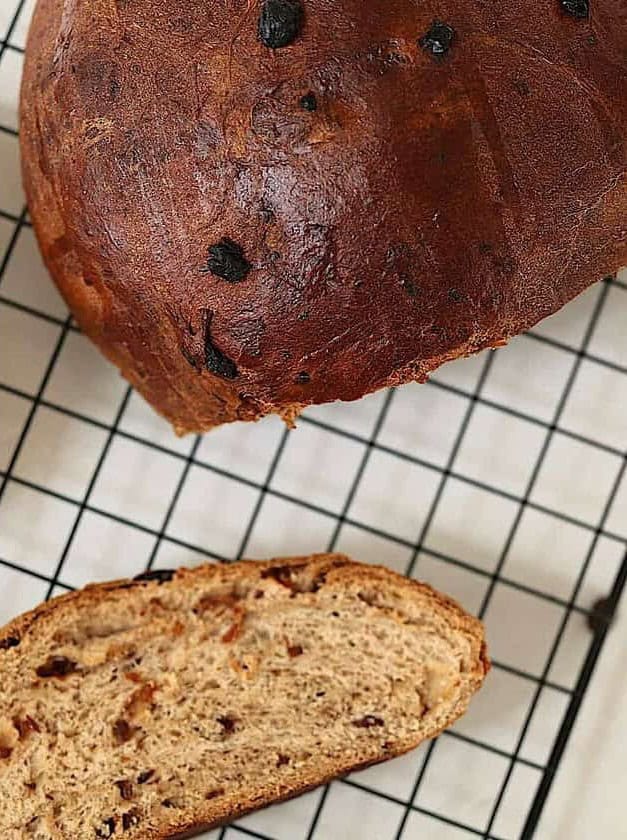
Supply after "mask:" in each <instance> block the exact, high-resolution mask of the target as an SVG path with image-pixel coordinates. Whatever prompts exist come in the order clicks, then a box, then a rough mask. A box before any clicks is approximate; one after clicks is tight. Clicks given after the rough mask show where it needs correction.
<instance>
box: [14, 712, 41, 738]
mask: <svg viewBox="0 0 627 840" xmlns="http://www.w3.org/2000/svg"><path fill="white" fill-rule="evenodd" d="M13 726H15V728H16V729H17V731H18V733H19V736H20V739H22V738H25V737H26V736H27V735H29V734H30V733H31V732H41V729H40V727H39V724H38V723H37V721H36V720H33V719H32V717H31V716H30V715H25V716H24V717H23V718H19V717H14V718H13Z"/></svg>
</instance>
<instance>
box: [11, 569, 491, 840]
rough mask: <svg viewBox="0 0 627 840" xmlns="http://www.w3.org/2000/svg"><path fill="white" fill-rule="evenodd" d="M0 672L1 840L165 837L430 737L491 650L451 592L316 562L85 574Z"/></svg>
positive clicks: (20, 632)
mask: <svg viewBox="0 0 627 840" xmlns="http://www.w3.org/2000/svg"><path fill="white" fill-rule="evenodd" d="M0 668H1V670H2V682H1V684H0V802H1V803H2V807H1V808H0V836H1V837H2V838H3V840H68V838H72V840H95V838H107V837H116V838H117V837H120V838H124V840H164V839H165V838H169V837H172V836H178V835H180V834H182V833H184V832H190V831H194V830H200V829H203V828H207V827H211V826H215V825H217V824H221V823H224V822H226V821H230V820H232V819H234V818H236V817H238V816H240V815H242V814H243V813H245V812H247V811H250V810H252V809H255V808H259V807H262V806H264V805H267V804H269V803H271V802H275V801H278V800H281V799H285V798H288V797H291V796H295V795H297V794H298V793H300V792H302V791H305V790H307V789H309V788H311V787H313V786H315V785H319V784H321V783H322V782H325V781H326V780H329V779H331V778H333V777H335V776H338V775H341V774H344V773H347V772H349V771H350V770H352V769H355V768H358V767H364V766H366V765H369V764H373V763H375V762H379V761H383V760H385V759H387V758H391V757H393V756H396V755H399V754H400V753H403V752H405V751H406V750H410V749H411V748H412V747H415V746H416V745H417V744H419V743H420V742H421V741H422V740H423V739H425V738H432V737H434V736H435V735H437V734H438V733H439V732H440V731H441V730H442V729H443V728H444V727H445V726H448V725H449V724H450V723H452V722H453V721H454V720H455V719H456V718H457V717H458V716H459V715H461V714H462V713H463V712H464V710H465V709H466V706H467V704H468V702H469V700H470V697H471V695H472V694H473V693H474V692H475V691H476V690H477V689H478V688H479V686H480V685H481V683H482V681H483V678H484V675H485V673H486V671H487V669H488V660H487V657H486V652H485V646H484V641H483V628H482V626H481V624H480V622H479V621H477V620H476V619H474V618H471V617H470V616H468V615H466V614H465V613H464V612H463V610H462V609H461V608H460V607H459V606H458V605H457V604H456V603H454V602H453V601H451V600H449V599H448V598H446V597H444V596H442V595H440V594H438V593H437V592H434V591H433V590H432V589H430V588H429V587H428V586H425V585H423V584H419V583H416V582H414V581H411V580H407V579H406V578H402V577H400V576H399V575H397V574H395V573H393V572H391V571H389V570H386V569H383V568H380V567H373V566H363V565H359V564H356V563H353V562H351V561H349V560H348V559H347V558H346V557H343V556H341V555H319V556H313V557H309V558H292V559H286V560H278V561H272V562H268V563H254V562H242V563H236V564H233V565H227V566H217V565H209V566H204V567H199V568H196V569H181V570H179V571H177V572H165V571H159V572H155V573H151V574H148V575H146V576H142V577H140V578H139V579H135V580H123V581H116V582H113V583H108V584H101V585H94V586H89V587H87V588H86V589H84V590H82V591H79V592H75V593H71V594H68V595H64V596H62V597H61V598H57V599H54V600H52V601H50V602H49V603H47V604H44V605H43V606H41V607H39V608H38V609H36V610H34V611H33V612H31V613H28V614H26V615H24V616H22V617H20V618H18V619H16V620H15V621H14V622H12V623H11V624H9V625H8V626H7V627H5V628H4V629H3V630H2V631H0ZM8 803H11V805H10V807H6V806H7V805H8Z"/></svg>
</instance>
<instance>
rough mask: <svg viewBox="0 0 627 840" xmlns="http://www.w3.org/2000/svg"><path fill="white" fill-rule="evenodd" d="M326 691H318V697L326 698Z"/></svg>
mask: <svg viewBox="0 0 627 840" xmlns="http://www.w3.org/2000/svg"><path fill="white" fill-rule="evenodd" d="M325 694H326V691H316V697H324V695H325Z"/></svg>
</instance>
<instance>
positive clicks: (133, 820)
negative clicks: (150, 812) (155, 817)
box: [122, 810, 141, 831]
mask: <svg viewBox="0 0 627 840" xmlns="http://www.w3.org/2000/svg"><path fill="white" fill-rule="evenodd" d="M140 820H141V817H140V816H139V811H135V810H133V811H127V812H126V814H122V828H123V829H124V831H128V829H129V828H134V827H135V826H136V825H139V822H140Z"/></svg>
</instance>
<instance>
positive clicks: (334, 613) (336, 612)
mask: <svg viewBox="0 0 627 840" xmlns="http://www.w3.org/2000/svg"><path fill="white" fill-rule="evenodd" d="M331 615H332V616H333V618H339V617H340V614H339V612H338V611H337V610H333V612H332V613H331Z"/></svg>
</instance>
